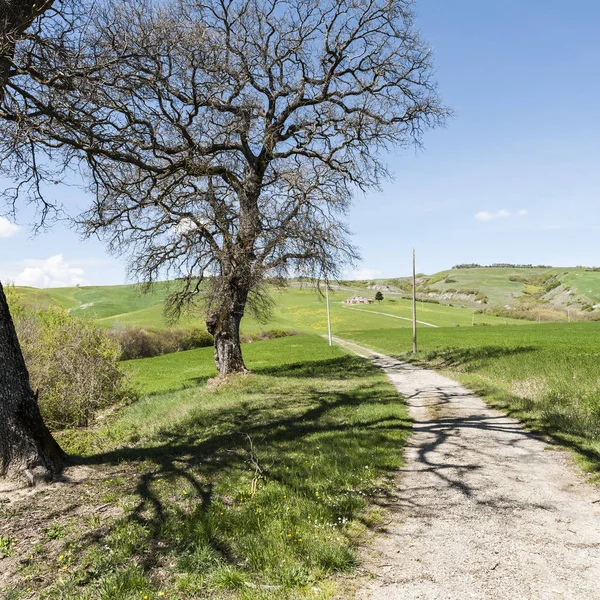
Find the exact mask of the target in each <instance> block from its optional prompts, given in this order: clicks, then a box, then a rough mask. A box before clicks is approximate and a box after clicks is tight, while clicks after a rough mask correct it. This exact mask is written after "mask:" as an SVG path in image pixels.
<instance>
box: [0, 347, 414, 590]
mask: <svg viewBox="0 0 600 600" xmlns="http://www.w3.org/2000/svg"><path fill="white" fill-rule="evenodd" d="M259 344H262V345H264V348H262V349H261V348H260V346H259ZM252 346H253V347H254V346H256V347H257V349H256V350H255V352H256V353H257V356H258V355H260V354H261V353H265V354H268V353H271V355H272V361H271V363H272V364H271V366H269V367H267V366H266V365H263V366H262V367H261V366H260V365H257V366H258V368H257V372H256V373H255V374H252V375H249V376H241V377H239V378H237V379H234V380H232V381H231V382H230V383H229V384H228V385H224V386H222V387H218V388H216V389H212V388H210V387H206V386H204V387H196V388H193V389H186V390H180V391H175V392H170V393H166V394H155V395H153V396H150V397H147V398H145V399H144V400H143V401H141V402H139V403H137V404H135V405H132V406H130V407H127V408H125V409H124V410H123V411H122V412H121V414H120V415H119V416H117V417H115V418H113V420H112V421H111V422H110V423H107V424H105V425H103V426H102V427H101V428H100V429H98V430H96V431H94V432H89V431H88V432H87V433H86V432H83V433H78V434H71V435H69V436H67V435H64V436H63V437H62V439H61V441H62V443H63V444H64V445H65V446H66V449H67V450H68V451H69V452H71V454H77V455H78V462H79V463H80V465H83V467H80V468H85V467H91V468H92V469H93V473H95V474H96V479H95V480H93V481H88V483H86V484H80V485H78V486H74V487H72V488H70V487H69V486H65V487H64V489H63V493H62V494H61V497H60V498H56V497H55V498H54V502H55V503H56V502H58V503H59V506H57V507H56V511H55V512H54V513H53V514H50V516H49V513H51V511H50V510H49V506H48V504H47V503H48V502H51V501H52V494H50V495H41V496H36V498H35V499H34V500H32V501H31V502H30V503H28V504H27V507H26V509H23V510H26V511H27V515H28V517H27V516H26V514H25V513H22V512H21V513H19V512H18V505H17V507H16V508H15V507H11V508H6V509H0V510H2V513H0V516H1V517H13V518H12V519H11V518H9V519H8V523H9V525H12V526H13V528H12V529H11V527H10V526H9V527H8V528H7V529H8V530H7V531H6V532H5V536H6V537H7V539H9V538H10V540H17V541H12V542H11V543H10V546H9V547H10V550H11V552H14V553H16V554H18V555H19V556H21V560H20V561H18V562H16V563H14V565H13V566H14V572H15V578H13V579H12V581H11V585H10V586H7V588H6V589H5V590H4V594H5V597H7V598H11V599H13V600H14V599H17V598H33V597H35V598H40V599H59V598H60V599H63V598H64V599H66V598H68V599H70V600H71V599H76V600H77V599H81V600H84V599H85V600H87V599H92V598H94V599H96V598H99V599H101V600H104V599H109V598H110V599H111V600H132V599H133V598H136V599H139V598H143V599H145V600H146V599H148V600H149V599H155V598H170V599H181V600H183V599H189V598H211V599H212V598H214V599H217V598H227V599H230V598H231V599H233V598H236V599H237V598H240V599H248V600H250V599H252V600H255V599H263V598H274V597H275V598H278V599H282V600H284V599H288V598H289V599H291V598H294V599H301V598H328V597H332V596H333V595H334V594H336V593H337V594H339V593H340V589H339V588H338V587H336V584H335V580H334V579H332V578H331V577H330V576H331V575H332V574H335V573H340V572H345V571H350V570H352V569H353V568H354V566H355V564H356V555H355V546H356V543H357V541H358V540H359V539H360V538H361V536H362V535H363V534H364V532H365V530H366V527H367V526H368V525H370V524H371V523H374V522H375V521H376V519H377V518H378V517H377V514H376V512H373V511H372V509H370V508H369V498H370V497H371V496H373V495H375V494H377V495H380V494H381V493H382V490H385V489H387V486H388V485H389V481H390V479H389V478H390V477H391V476H392V474H393V471H394V470H396V469H397V468H398V467H399V466H400V465H401V452H400V449H401V447H402V445H403V443H404V442H405V440H406V437H407V435H408V433H409V430H410V423H409V422H408V419H407V414H406V410H405V406H404V405H403V403H402V402H401V400H400V399H399V398H398V395H397V393H396V392H395V390H394V389H393V387H392V386H391V385H390V384H389V383H388V382H387V381H386V379H385V377H384V376H383V375H382V374H381V372H379V371H378V370H377V369H375V368H374V367H373V366H372V365H371V364H370V363H369V362H368V361H365V360H362V359H360V358H357V357H353V356H349V355H348V354H346V353H345V352H344V351H343V350H341V349H339V348H336V347H333V348H329V347H328V346H327V345H326V343H325V342H324V341H323V340H322V339H320V338H319V337H316V336H295V337H292V338H284V339H281V340H273V341H268V342H259V343H256V344H253V345H252ZM185 354H186V353H180V354H177V355H172V356H173V357H182V356H184V355H185ZM161 358H164V357H157V358H156V359H148V360H157V361H159V360H160V359H161ZM248 362H249V363H250V364H252V365H253V366H254V364H253V361H252V360H250V357H249V360H248ZM257 362H258V361H257ZM69 490H71V491H69ZM45 503H46V504H45ZM42 516H44V517H45V518H46V521H44V522H43V523H42V522H39V521H36V519H40V518H42ZM21 519H26V520H29V522H30V523H31V525H32V531H29V532H27V533H26V534H25V535H23V532H22V531H19V529H15V527H18V523H19V521H20V520H21ZM48 519H50V521H49V520H48ZM20 522H21V527H22V526H23V521H22V520H21V521H20ZM36 532H37V533H36ZM44 532H45V533H44ZM38 534H39V535H38ZM23 538H27V541H26V542H25V541H23Z"/></svg>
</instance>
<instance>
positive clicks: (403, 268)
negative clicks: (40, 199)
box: [0, 0, 600, 285]
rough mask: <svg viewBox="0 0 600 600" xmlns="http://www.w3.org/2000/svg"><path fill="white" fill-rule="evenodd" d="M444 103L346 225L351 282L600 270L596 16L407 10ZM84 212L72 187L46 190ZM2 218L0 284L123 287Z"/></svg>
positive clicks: (526, 2)
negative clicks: (480, 270) (458, 270)
mask: <svg viewBox="0 0 600 600" xmlns="http://www.w3.org/2000/svg"><path fill="white" fill-rule="evenodd" d="M416 8H417V25H418V27H419V28H420V30H421V31H422V34H423V37H424V38H426V39H427V40H428V41H429V42H430V44H431V46H432V47H433V49H434V52H435V64H436V68H437V79H438V82H439V88H440V93H441V95H442V97H443V98H444V101H445V103H446V104H447V105H449V106H450V107H451V108H452V109H453V110H454V111H455V115H454V117H453V118H452V119H451V120H450V121H449V122H448V125H447V127H446V128H445V129H440V130H436V131H431V132H428V133H427V134H426V135H425V138H424V149H420V150H418V151H411V150H408V151H403V152H402V153H398V154H394V155H391V156H389V159H388V160H389V164H390V167H391V171H392V172H393V174H394V176H395V177H394V181H393V182H390V183H386V184H385V185H384V188H383V190H382V192H374V193H370V194H368V195H366V196H364V197H362V196H361V197H358V198H357V199H356V203H355V205H354V208H353V209H352V211H351V213H350V218H349V221H350V227H351V229H352V230H353V231H354V233H355V239H354V241H355V243H356V244H357V245H358V246H359V248H360V250H361V253H362V256H363V259H362V262H361V263H360V264H359V265H358V268H357V271H356V272H354V273H349V275H350V276H369V277H371V276H379V277H386V276H398V275H406V274H408V272H409V270H410V253H411V248H412V247H413V246H414V247H416V249H417V268H418V270H419V271H422V272H426V273H432V272H435V271H438V270H441V269H445V268H450V267H451V266H452V265H454V264H456V263H461V262H478V263H482V264H488V263H492V262H518V263H534V264H540V263H543V264H552V265H557V266H575V265H578V264H585V265H599V264H600V243H599V240H600V235H599V234H600V211H598V206H599V200H600V198H599V196H600V169H599V168H598V167H599V164H598V163H599V159H600V102H599V98H600V36H599V35H598V31H599V27H600V4H598V3H597V2H595V1H591V0H573V2H571V3H569V5H568V6H567V4H565V3H564V2H558V1H555V0H544V1H542V0H504V1H503V2H492V1H489V0H417V2H416ZM54 193H55V194H57V195H58V196H60V198H61V200H63V201H64V202H65V203H66V204H68V205H69V206H71V207H75V206H80V207H84V206H85V204H86V201H87V200H86V198H85V196H84V194H83V192H81V191H79V190H77V189H76V188H60V189H55V190H54ZM31 220H32V216H31V215H30V214H29V213H27V212H26V211H25V212H22V213H21V214H20V215H19V220H18V224H19V225H20V226H21V228H20V229H19V230H14V228H13V227H11V224H9V223H8V222H6V221H3V220H0V277H1V278H2V279H3V280H6V279H12V280H16V281H17V282H18V283H23V284H24V283H30V284H33V285H66V284H75V283H85V284H99V285H103V284H113V283H123V282H124V281H125V277H126V275H125V265H124V260H123V259H115V258H112V257H109V256H107V255H106V253H105V251H104V248H103V246H102V244H101V243H100V242H98V241H93V240H86V241H83V242H82V241H81V240H79V238H78V237H77V235H76V234H75V233H74V232H72V231H70V230H69V229H68V228H66V227H65V226H64V225H60V224H58V225H56V226H55V227H53V228H52V229H51V230H50V231H48V232H45V233H42V234H40V235H38V236H36V237H32V235H31V232H30V230H28V228H27V223H28V222H29V221H31Z"/></svg>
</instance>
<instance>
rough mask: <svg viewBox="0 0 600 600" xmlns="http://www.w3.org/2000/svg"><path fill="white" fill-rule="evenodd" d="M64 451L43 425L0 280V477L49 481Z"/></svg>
mask: <svg viewBox="0 0 600 600" xmlns="http://www.w3.org/2000/svg"><path fill="white" fill-rule="evenodd" d="M65 459H66V454H65V453H64V452H63V450H62V449H61V448H60V446H59V445H58V443H57V442H56V440H55V439H54V438H53V437H52V434H51V433H50V431H49V430H48V428H47V427H46V425H45V423H44V421H43V419H42V416H41V414H40V410H39V407H38V402H37V395H36V394H34V392H33V390H32V389H31V385H30V383H29V373H28V371H27V367H26V365H25V360H24V359H23V353H22V352H21V346H20V345H19V340H18V338H17V333H16V331H15V327H14V324H13V321H12V317H11V314H10V311H9V309H8V303H7V301H6V296H5V295H4V290H3V289H2V284H1V283H0V476H2V477H7V478H10V479H24V480H26V481H27V482H28V483H29V484H30V485H35V484H36V483H38V482H40V481H49V480H51V479H52V478H53V477H54V476H56V475H58V474H59V473H60V472H61V470H62V469H63V467H64V463H65Z"/></svg>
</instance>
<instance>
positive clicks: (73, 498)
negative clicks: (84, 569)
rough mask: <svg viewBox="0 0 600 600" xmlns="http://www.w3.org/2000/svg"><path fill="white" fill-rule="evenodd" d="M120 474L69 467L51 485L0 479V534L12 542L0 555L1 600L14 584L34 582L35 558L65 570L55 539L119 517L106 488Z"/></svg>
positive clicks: (104, 469) (88, 468)
mask: <svg viewBox="0 0 600 600" xmlns="http://www.w3.org/2000/svg"><path fill="white" fill-rule="evenodd" d="M120 474H121V469H118V468H117V467H113V468H107V467H102V468H94V469H92V468H90V467H86V466H72V467H69V468H68V469H66V470H65V472H64V474H63V476H62V477H61V478H60V479H59V480H58V481H55V482H53V483H51V484H49V485H44V486H38V487H33V488H31V487H23V486H22V485H19V484H15V483H11V482H7V481H2V482H0V537H2V538H4V539H7V540H10V542H9V544H10V546H9V549H8V551H5V552H4V554H7V555H6V556H3V554H2V553H0V598H2V597H3V590H8V589H10V588H12V587H13V586H14V585H16V584H17V583H22V582H23V581H31V583H32V585H34V584H35V583H36V581H35V578H36V576H35V575H31V574H29V573H30V572H33V571H34V570H33V569H30V568H29V567H30V566H31V565H32V564H33V563H35V562H41V563H43V564H44V565H45V567H47V566H48V565H55V566H56V568H57V569H60V568H67V567H66V565H63V566H61V561H60V560H59V558H60V557H59V550H58V548H59V547H61V546H62V543H59V542H58V540H63V541H64V539H68V538H69V537H70V536H77V537H80V536H81V535H82V534H84V533H85V531H86V529H87V527H86V524H87V523H88V521H89V520H90V519H92V518H94V519H96V520H98V521H99V522H100V523H101V522H102V521H103V520H107V519H114V518H115V517H116V516H118V515H119V513H120V510H121V509H120V508H119V507H118V506H117V503H116V502H115V501H114V499H113V498H112V497H111V498H110V499H108V501H107V498H106V491H107V488H108V489H112V488H114V485H112V484H108V485H107V482H113V481H115V479H114V478H115V477H118V476H120ZM112 495H113V496H114V493H113V494H112ZM37 583H38V584H39V583H40V582H39V581H38V582H37ZM32 597H33V596H32Z"/></svg>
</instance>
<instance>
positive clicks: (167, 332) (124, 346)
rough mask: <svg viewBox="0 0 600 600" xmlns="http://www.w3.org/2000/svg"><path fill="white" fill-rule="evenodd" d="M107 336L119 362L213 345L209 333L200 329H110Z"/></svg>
mask: <svg viewBox="0 0 600 600" xmlns="http://www.w3.org/2000/svg"><path fill="white" fill-rule="evenodd" d="M108 335H109V336H110V338H111V339H112V340H113V341H114V342H115V343H116V344H117V345H118V347H119V348H120V360H131V359H133V358H150V357H152V356H160V355H162V354H171V353H172V352H181V351H183V350H193V349H194V348H204V347H206V346H212V344H213V338H212V336H211V335H210V333H208V331H206V330H205V329H201V328H200V327H192V328H188V329H164V330H161V329H152V328H141V327H125V328H119V329H111V330H110V331H109V332H108Z"/></svg>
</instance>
